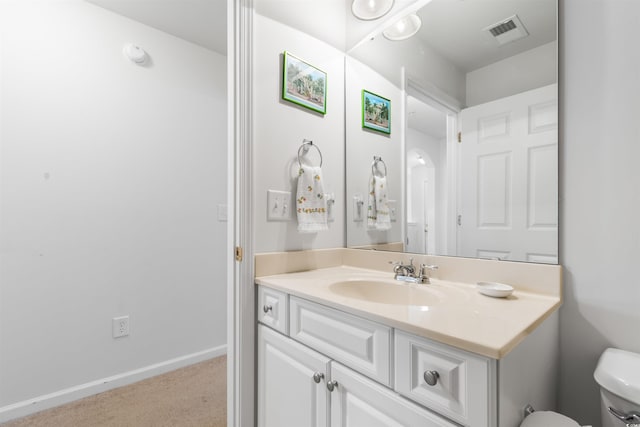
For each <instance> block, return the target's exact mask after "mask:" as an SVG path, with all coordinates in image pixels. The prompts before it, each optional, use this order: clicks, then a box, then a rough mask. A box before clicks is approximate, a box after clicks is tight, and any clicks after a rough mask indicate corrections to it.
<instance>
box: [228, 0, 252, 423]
mask: <svg viewBox="0 0 640 427" xmlns="http://www.w3.org/2000/svg"><path fill="white" fill-rule="evenodd" d="M227 26H228V29H227V35H228V36H227V37H228V39H227V105H228V110H227V113H228V118H227V135H228V137H227V146H228V158H227V166H228V175H227V176H228V177H229V179H228V187H227V204H228V207H229V215H228V218H229V220H228V224H227V425H228V426H230V427H253V426H255V381H254V379H255V376H254V372H255V309H254V308H255V307H254V306H255V303H254V301H255V297H254V294H255V287H254V285H253V277H254V272H253V255H254V252H253V234H252V233H253V218H252V215H251V212H253V209H252V207H253V206H252V205H253V202H252V195H253V162H252V140H253V135H252V119H253V117H252V110H253V104H252V98H253V81H252V78H253V76H252V72H251V66H252V57H253V43H252V41H253V0H227ZM237 248H241V249H240V250H241V253H242V256H241V259H239V260H238V259H237V258H236V249H237Z"/></svg>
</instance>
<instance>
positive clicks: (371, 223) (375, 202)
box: [367, 174, 391, 230]
mask: <svg viewBox="0 0 640 427" xmlns="http://www.w3.org/2000/svg"><path fill="white" fill-rule="evenodd" d="M367 228H368V229H370V230H390V229H391V214H390V211H389V200H388V198H387V177H380V176H375V175H373V174H372V175H371V178H370V179H369V205H368V208H367Z"/></svg>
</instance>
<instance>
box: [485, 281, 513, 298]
mask: <svg viewBox="0 0 640 427" xmlns="http://www.w3.org/2000/svg"><path fill="white" fill-rule="evenodd" d="M476 289H478V292H480V293H481V294H483V295H486V296H489V297H494V298H506V297H508V296H509V295H511V294H512V293H513V286H510V285H505V284H504V283H498V282H478V283H477V285H476Z"/></svg>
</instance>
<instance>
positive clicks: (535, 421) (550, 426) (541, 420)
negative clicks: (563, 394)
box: [520, 411, 580, 427]
mask: <svg viewBox="0 0 640 427" xmlns="http://www.w3.org/2000/svg"><path fill="white" fill-rule="evenodd" d="M520 427H580V424H578V423H577V422H575V421H574V420H572V419H571V418H569V417H565V416H564V415H562V414H558V413H557V412H552V411H536V412H534V413H533V414H531V415H529V416H528V417H526V418H525V419H524V421H523V422H522V424H520Z"/></svg>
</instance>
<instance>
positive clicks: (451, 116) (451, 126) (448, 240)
mask: <svg viewBox="0 0 640 427" xmlns="http://www.w3.org/2000/svg"><path fill="white" fill-rule="evenodd" d="M402 77H403V88H402V92H403V98H404V99H403V103H402V104H403V108H404V110H405V111H406V108H407V107H406V105H407V96H413V97H415V98H418V99H419V100H420V101H422V102H424V103H426V104H428V105H430V106H432V107H433V108H436V109H438V110H440V111H442V112H443V113H445V114H446V115H447V184H446V193H447V194H448V195H449V196H448V197H447V209H446V212H445V218H446V230H445V238H444V241H443V245H442V246H441V248H440V249H441V251H442V252H443V253H446V254H450V255H456V254H457V248H458V226H457V219H458V206H459V197H460V191H459V188H458V171H459V169H460V164H459V158H458V142H457V141H458V132H459V131H460V120H459V117H458V115H459V114H460V111H462V104H461V103H460V102H459V101H458V100H457V99H455V98H453V97H451V96H450V95H448V94H446V93H445V92H443V91H442V90H440V89H438V88H437V87H435V86H433V85H430V84H427V86H426V87H425V86H423V82H419V81H417V80H415V79H412V78H411V77H408V76H406V75H405V73H404V67H403V69H402ZM407 120H408V117H407V116H406V115H405V123H404V127H405V128H406V127H407ZM402 151H403V152H406V140H405V134H403V136H402ZM405 157H406V155H404V156H403V167H402V168H403V171H406V159H404V158H405ZM403 175H404V176H405V177H406V173H404V174H403ZM403 181H404V180H403ZM402 191H403V194H404V195H405V197H404V200H405V218H404V221H403V224H405V223H406V222H407V216H406V215H407V209H406V200H407V193H406V185H403V187H402ZM403 239H404V240H403V241H405V242H406V231H405V230H404V229H403Z"/></svg>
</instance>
